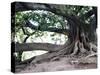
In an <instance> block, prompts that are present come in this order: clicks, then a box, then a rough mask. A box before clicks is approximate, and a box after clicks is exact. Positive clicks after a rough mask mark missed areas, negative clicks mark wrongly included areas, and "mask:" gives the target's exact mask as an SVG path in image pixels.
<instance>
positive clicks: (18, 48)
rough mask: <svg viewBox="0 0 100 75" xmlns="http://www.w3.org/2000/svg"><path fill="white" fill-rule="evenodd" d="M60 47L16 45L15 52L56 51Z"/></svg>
mask: <svg viewBox="0 0 100 75" xmlns="http://www.w3.org/2000/svg"><path fill="white" fill-rule="evenodd" d="M62 47H63V45H55V44H50V43H16V44H15V52H20V51H33V50H45V51H57V50H59V49H60V48H62Z"/></svg>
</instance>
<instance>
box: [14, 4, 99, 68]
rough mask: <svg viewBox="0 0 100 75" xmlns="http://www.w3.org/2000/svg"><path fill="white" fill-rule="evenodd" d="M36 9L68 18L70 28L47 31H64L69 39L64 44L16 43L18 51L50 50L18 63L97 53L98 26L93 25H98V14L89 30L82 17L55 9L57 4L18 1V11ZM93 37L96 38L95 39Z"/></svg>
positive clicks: (39, 61) (32, 62)
mask: <svg viewBox="0 0 100 75" xmlns="http://www.w3.org/2000/svg"><path fill="white" fill-rule="evenodd" d="M35 6H36V7H35ZM36 9H39V10H46V11H50V12H52V13H54V14H56V15H60V16H63V17H64V18H66V20H67V21H68V23H69V25H70V30H61V31H59V29H58V30H57V29H56V30H55V29H47V31H53V32H58V33H62V32H65V33H69V34H68V41H67V42H66V43H65V44H64V45H52V44H47V43H45V44H42V43H37V44H36V43H33V44H32V43H31V44H30V43H24V44H16V48H15V49H16V50H15V51H16V52H18V51H22V50H23V51H27V50H34V49H37V50H38V49H43V50H48V53H46V54H43V55H39V56H36V57H33V58H31V59H29V60H26V61H24V62H21V63H19V64H18V65H21V64H24V63H25V64H26V63H27V62H28V63H31V64H37V63H42V62H47V61H52V60H55V59H56V58H57V59H58V58H60V57H63V56H68V57H77V58H80V57H82V58H84V57H88V56H90V57H91V55H93V54H94V55H95V54H96V52H97V48H96V45H95V44H94V42H96V40H97V36H96V27H93V26H96V21H95V20H96V18H97V17H96V16H95V18H94V19H95V20H93V21H92V24H90V26H88V30H87V29H86V28H87V25H86V24H85V23H84V22H83V21H82V20H80V19H81V18H80V17H78V16H76V15H68V14H63V13H62V12H57V11H55V9H56V6H55V5H52V6H50V5H47V4H44V5H43V4H34V5H33V3H28V4H23V3H17V6H16V12H18V11H25V10H36ZM93 11H94V10H93ZM93 11H92V10H91V11H90V12H91V14H90V15H88V13H90V12H88V13H87V14H86V15H88V17H89V16H91V15H92V14H95V13H94V12H93ZM95 15H96V14H95ZM28 24H29V23H28ZM24 26H25V27H30V28H31V29H35V27H33V26H30V25H24ZM40 30H41V29H40ZM43 31H46V30H43ZM91 32H93V35H92V34H91ZM93 37H95V38H94V39H93ZM92 41H93V42H92ZM38 45H39V46H38ZM88 58H89V57H88ZM18 65H17V66H18Z"/></svg>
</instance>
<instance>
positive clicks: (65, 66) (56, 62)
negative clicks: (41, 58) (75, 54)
mask: <svg viewBox="0 0 100 75" xmlns="http://www.w3.org/2000/svg"><path fill="white" fill-rule="evenodd" d="M95 68H97V57H91V58H88V59H81V58H80V59H77V58H66V57H62V58H59V59H58V58H55V59H53V60H50V61H47V62H42V63H36V64H34V63H31V64H29V65H24V67H23V68H20V69H16V72H17V73H28V72H53V71H64V70H81V69H95Z"/></svg>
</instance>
